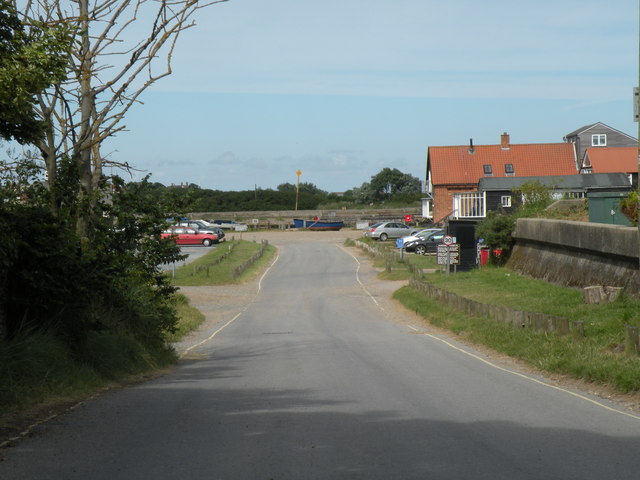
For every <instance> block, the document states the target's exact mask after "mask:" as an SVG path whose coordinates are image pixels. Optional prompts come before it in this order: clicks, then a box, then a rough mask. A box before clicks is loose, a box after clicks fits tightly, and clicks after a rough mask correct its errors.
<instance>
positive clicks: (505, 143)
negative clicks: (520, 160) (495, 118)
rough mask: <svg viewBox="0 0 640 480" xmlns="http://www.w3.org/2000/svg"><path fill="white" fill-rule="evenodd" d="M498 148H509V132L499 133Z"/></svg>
mask: <svg viewBox="0 0 640 480" xmlns="http://www.w3.org/2000/svg"><path fill="white" fill-rule="evenodd" d="M500 148H501V149H502V150H509V149H510V148H511V146H510V145H509V134H508V133H507V132H504V133H503V134H502V135H500Z"/></svg>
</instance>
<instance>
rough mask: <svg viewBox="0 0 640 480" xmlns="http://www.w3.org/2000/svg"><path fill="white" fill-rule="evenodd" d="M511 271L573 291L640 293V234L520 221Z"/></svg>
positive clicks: (589, 225) (613, 227)
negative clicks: (591, 288) (609, 289)
mask: <svg viewBox="0 0 640 480" xmlns="http://www.w3.org/2000/svg"><path fill="white" fill-rule="evenodd" d="M513 236H514V238H515V240H516V243H515V246H514V248H513V251H512V253H511V256H510V258H509V261H508V264H507V265H508V266H509V267H510V268H513V269H514V270H517V271H520V272H522V273H524V274H526V275H531V276H532V277H535V278H540V279H542V280H545V281H548V282H552V283H556V284H560V285H565V286H570V287H586V286H590V285H606V286H614V287H627V288H628V289H629V291H630V292H631V293H633V294H640V271H639V270H638V230H637V229H636V228H631V227H622V226H618V225H606V224H599V223H586V222H571V221H564V220H549V219H533V218H521V219H518V221H517V224H516V230H515V232H514V234H513Z"/></svg>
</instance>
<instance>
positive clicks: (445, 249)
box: [436, 243, 460, 265]
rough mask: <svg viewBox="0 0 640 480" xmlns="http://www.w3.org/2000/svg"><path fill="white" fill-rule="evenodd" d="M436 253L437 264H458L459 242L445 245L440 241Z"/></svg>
mask: <svg viewBox="0 0 640 480" xmlns="http://www.w3.org/2000/svg"><path fill="white" fill-rule="evenodd" d="M436 255H437V260H438V265H447V264H449V265H460V244H459V243H453V244H451V245H445V244H444V243H441V244H439V245H438V251H437V252H436Z"/></svg>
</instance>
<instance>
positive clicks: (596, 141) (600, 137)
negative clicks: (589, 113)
mask: <svg viewBox="0 0 640 480" xmlns="http://www.w3.org/2000/svg"><path fill="white" fill-rule="evenodd" d="M591 146H592V147H606V146H607V134H606V133H598V134H595V135H591Z"/></svg>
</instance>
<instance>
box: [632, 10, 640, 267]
mask: <svg viewBox="0 0 640 480" xmlns="http://www.w3.org/2000/svg"><path fill="white" fill-rule="evenodd" d="M639 94H640V2H638V88H637V89H636V92H635V95H634V98H633V100H634V102H635V105H634V110H635V111H636V118H635V120H636V122H638V180H637V185H636V191H637V192H638V202H637V204H636V223H637V228H638V268H639V269H640V119H639V118H638V115H640V102H639V101H638V95H639Z"/></svg>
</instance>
